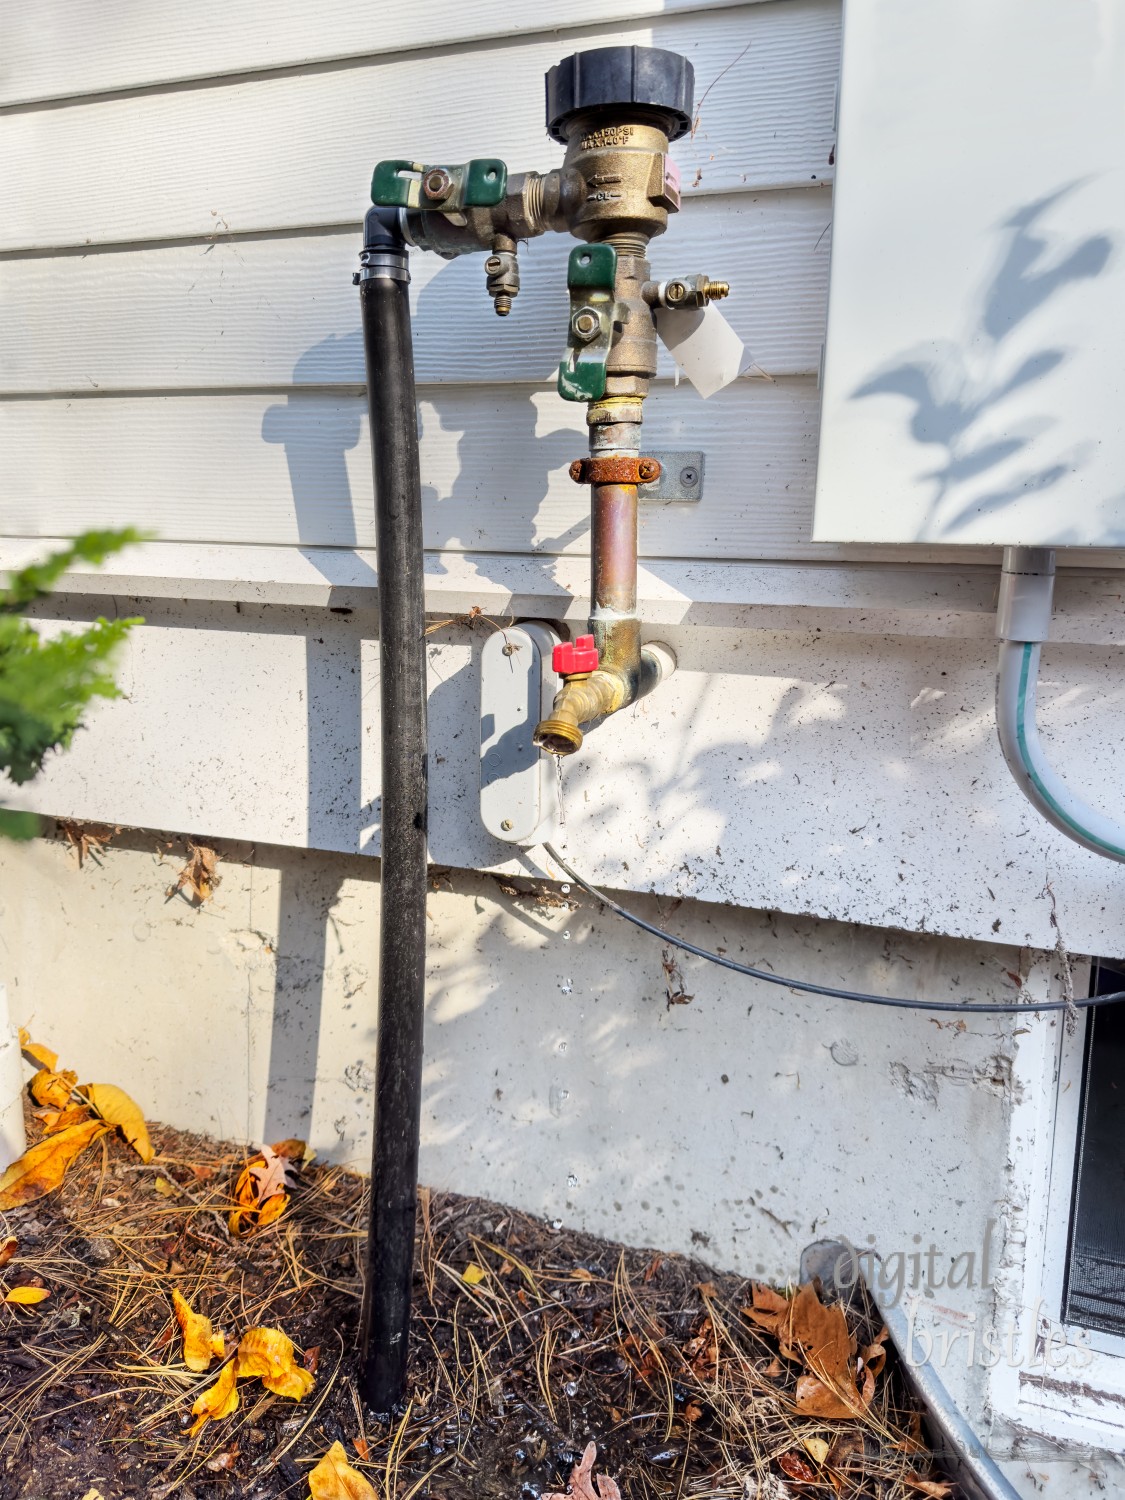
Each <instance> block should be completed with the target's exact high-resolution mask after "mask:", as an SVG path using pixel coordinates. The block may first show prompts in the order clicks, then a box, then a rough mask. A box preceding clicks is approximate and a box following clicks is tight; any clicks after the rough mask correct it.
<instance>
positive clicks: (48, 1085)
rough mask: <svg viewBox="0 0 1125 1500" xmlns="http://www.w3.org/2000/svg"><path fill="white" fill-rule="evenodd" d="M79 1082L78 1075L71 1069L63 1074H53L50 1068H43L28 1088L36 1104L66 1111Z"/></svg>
mask: <svg viewBox="0 0 1125 1500" xmlns="http://www.w3.org/2000/svg"><path fill="white" fill-rule="evenodd" d="M77 1082H78V1074H77V1073H72V1072H70V1070H69V1069H67V1070H66V1071H65V1072H63V1073H52V1072H51V1070H50V1068H42V1069H40V1071H39V1072H38V1073H36V1075H35V1077H34V1078H33V1079H32V1080H31V1083H30V1084H29V1085H28V1086H29V1088H30V1090H31V1097H32V1098H33V1099H34V1100H35V1102H36V1104H42V1105H44V1106H45V1107H48V1108H50V1109H66V1107H67V1105H68V1104H69V1103H70V1095H71V1091H72V1090H73V1088H74V1085H75V1084H76V1083H77Z"/></svg>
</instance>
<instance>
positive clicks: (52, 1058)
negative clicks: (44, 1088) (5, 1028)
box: [20, 1026, 59, 1073]
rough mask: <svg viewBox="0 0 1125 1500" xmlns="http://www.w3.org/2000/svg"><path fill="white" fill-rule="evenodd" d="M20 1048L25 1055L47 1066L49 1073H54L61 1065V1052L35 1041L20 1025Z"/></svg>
mask: <svg viewBox="0 0 1125 1500" xmlns="http://www.w3.org/2000/svg"><path fill="white" fill-rule="evenodd" d="M20 1050H21V1052H23V1054H24V1056H25V1057H28V1058H30V1060H31V1061H32V1062H36V1063H38V1064H39V1066H40V1067H41V1068H46V1069H47V1071H48V1073H53V1072H54V1071H55V1069H56V1068H57V1067H58V1065H59V1054H58V1053H57V1052H52V1051H51V1049H50V1047H44V1046H43V1045H42V1043H41V1042H33V1041H32V1040H31V1037H30V1036H29V1035H28V1033H27V1032H26V1031H25V1030H24V1029H23V1027H22V1026H21V1027H20Z"/></svg>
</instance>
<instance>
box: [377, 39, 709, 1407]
mask: <svg viewBox="0 0 1125 1500" xmlns="http://www.w3.org/2000/svg"><path fill="white" fill-rule="evenodd" d="M693 82H694V75H693V72H692V67H691V64H690V63H689V62H688V61H687V60H686V59H685V58H682V57H679V56H677V55H676V54H675V53H672V52H662V51H658V50H655V49H653V48H648V47H601V48H597V49H596V50H594V51H590V52H579V53H576V54H575V55H574V56H572V57H568V58H566V59H564V61H562V62H561V63H559V64H558V65H557V66H556V67H554V68H552V69H551V70H550V72H549V73H548V74H547V129H548V132H549V133H550V135H551V136H552V137H553V138H554V139H555V140H556V141H559V142H560V143H562V144H563V145H564V146H565V147H566V155H565V157H564V159H563V163H562V166H561V167H557V168H555V169H554V170H553V171H550V172H546V173H539V172H526V173H522V174H519V175H515V174H511V175H510V174H509V172H508V169H507V167H506V166H505V164H504V163H503V162H502V161H498V160H495V159H491V158H482V159H478V160H474V161H470V162H466V163H464V164H463V165H461V166H440V165H430V166H427V165H424V164H420V163H417V162H411V161H384V162H380V163H379V165H378V166H377V167H376V168H375V174H374V177H373V179H372V184H371V197H372V201H373V203H374V205H375V206H374V207H373V208H371V209H370V210H369V211H368V214H367V217H366V219H365V221H364V247H363V252H362V254H361V256H360V270H359V272H358V273H357V275H356V277H355V280H356V281H357V283H358V284H359V288H360V309H361V316H362V322H363V340H364V353H365V359H366V365H367V392H368V404H369V407H370V415H371V448H372V466H373V469H374V475H375V512H376V514H375V520H376V534H377V548H378V568H379V624H380V696H381V700H382V766H383V785H382V798H381V828H380V836H381V860H382V864H381V888H382V889H381V899H382V916H381V921H380V932H379V946H380V952H379V1017H378V1039H377V1054H376V1079H375V1095H376V1103H375V1125H374V1143H373V1152H374V1165H373V1171H372V1190H371V1214H370V1221H369V1226H368V1255H367V1274H366V1278H365V1285H364V1302H363V1310H362V1313H361V1343H362V1350H363V1367H364V1376H363V1388H364V1395H365V1397H366V1399H367V1401H368V1403H369V1405H371V1406H372V1407H374V1409H375V1410H376V1411H383V1412H385V1411H388V1410H390V1409H391V1408H392V1407H393V1406H394V1405H395V1404H396V1403H397V1402H398V1401H399V1400H400V1398H401V1397H402V1394H403V1390H404V1386H405V1379H406V1360H407V1348H408V1333H409V1321H410V1298H411V1282H412V1263H413V1250H414V1225H415V1212H416V1199H417V1162H418V1135H419V1122H420V1116H421V1080H422V1030H423V1027H422V1018H423V1009H424V1003H425V956H426V893H427V880H426V857H427V849H426V659H425V594H424V567H423V550H422V549H423V543H422V501H421V480H420V474H419V461H418V431H417V418H416V394H415V389H414V366H413V353H412V341H411V327H410V309H409V300H408V294H407V286H408V283H409V280H410V273H409V268H408V262H409V254H408V247H409V246H411V245H414V246H417V247H418V248H420V249H424V250H434V251H435V252H436V253H437V254H438V255H441V256H444V257H445V258H446V259H452V258H454V257H456V256H459V255H465V254H470V253H472V252H475V251H483V252H484V253H485V256H486V259H485V261H484V273H485V285H486V288H487V291H488V294H489V295H490V296H491V297H492V299H493V305H494V307H495V309H496V311H497V312H498V313H499V314H500V315H501V316H506V315H507V314H508V313H510V312H511V310H512V305H513V301H514V299H515V298H516V297H517V295H518V293H519V284H520V283H519V262H518V245H519V242H520V241H521V240H527V239H531V238H532V237H533V236H535V235H540V234H545V233H546V232H547V231H548V230H558V231H560V232H567V233H570V234H572V235H574V237H575V238H576V239H577V240H579V241H580V243H579V244H578V245H577V246H576V247H575V248H574V250H573V251H572V252H571V254H570V260H569V263H568V270H567V288H568V291H569V294H570V317H569V331H568V335H567V345H566V351H565V354H564V356H563V359H562V362H561V364H560V366H559V374H558V388H559V392H560V394H561V395H562V396H563V397H564V398H565V399H566V400H568V401H581V402H584V403H585V404H586V408H587V418H586V420H587V423H588V425H589V432H590V439H589V455H588V456H587V457H585V458H579V459H576V460H575V462H574V463H573V464H572V465H571V466H570V473H571V477H572V478H573V479H574V480H575V482H576V483H578V484H588V485H589V486H590V489H591V497H592V499H591V512H592V537H593V543H592V559H591V573H592V578H591V595H592V601H591V612H590V621H589V630H588V633H587V634H585V635H582V636H580V637H579V638H578V639H577V640H576V641H573V642H571V641H567V642H563V643H561V644H559V645H557V646H555V648H554V652H553V665H554V668H555V671H556V673H558V675H559V676H560V677H561V678H562V683H561V686H560V687H559V690H558V692H557V693H556V694H555V698H554V703H553V705H552V707H551V709H550V710H549V712H548V714H547V716H546V717H545V718H544V719H542V721H541V722H540V723H539V724H538V725H537V726H536V729H535V733H534V745H535V746H538V747H540V748H541V749H543V750H547V751H549V752H551V753H552V754H554V755H569V754H570V753H572V752H573V751H575V750H577V749H578V748H579V746H580V745H581V744H582V734H583V726H584V725H589V724H590V723H591V722H593V721H594V720H597V719H600V718H602V717H603V716H604V715H606V714H610V713H614V712H616V710H617V709H620V708H624V707H625V706H626V705H627V704H630V703H633V702H635V701H636V700H637V699H638V698H641V697H643V696H644V695H645V694H646V693H648V692H650V691H651V690H652V689H653V688H654V687H655V686H656V684H657V683H658V682H659V681H660V680H661V677H662V676H665V675H666V674H667V673H668V672H670V671H671V670H673V669H674V667H675V659H674V657H673V656H672V653H671V652H670V651H669V650H668V649H667V648H666V647H664V646H660V645H658V644H655V643H653V644H650V645H644V646H642V644H641V632H640V621H639V619H638V618H637V488H638V485H642V484H652V483H653V482H654V481H657V480H659V479H660V478H661V465H660V462H659V460H658V459H656V458H655V457H653V456H651V455H646V454H645V453H644V451H643V448H642V444H641V431H642V420H643V411H644V400H645V397H646V396H647V394H648V390H649V384H650V382H651V380H652V378H653V377H654V376H655V374H656V353H657V343H656V321H655V314H656V311H657V310H658V309H661V308H667V309H692V308H694V309H701V308H705V307H706V305H707V304H708V302H710V301H712V300H714V299H716V298H720V297H725V296H726V294H727V290H728V288H727V286H726V284H725V283H723V282H715V281H710V280H709V279H708V278H707V277H706V276H702V275H692V276H681V277H677V278H675V279H673V280H669V281H664V282H656V281H653V280H652V278H651V273H650V270H649V264H648V260H647V258H646V257H647V250H648V243H649V241H650V240H651V239H652V238H653V236H654V235H657V234H661V233H663V231H664V230H665V228H666V227H667V224H668V215H669V214H670V213H674V212H675V211H676V210H677V209H678V208H679V206H680V185H679V176H678V174H677V171H676V168H675V166H674V164H673V162H672V160H671V158H670V156H669V154H668V148H669V143H670V142H672V141H675V140H677V139H678V138H679V137H680V136H682V135H684V134H685V132H686V131H687V130H688V129H690V126H691V112H692V102H693V101H692V87H693ZM689 473H690V474H692V475H694V476H695V477H694V480H692V481H690V482H694V483H695V484H696V485H698V480H699V477H700V475H701V470H699V469H691V468H690V467H689V468H685V469H683V471H682V473H681V474H680V478H681V480H682V481H683V482H685V483H688V482H689V481H687V480H684V475H686V474H689ZM522 628H523V632H524V635H525V636H526V638H527V642H528V645H529V647H531V646H534V647H535V653H534V654H535V655H536V656H537V658H540V657H542V655H543V652H544V651H545V650H546V648H547V647H548V646H549V645H550V643H551V641H552V640H553V637H552V636H551V635H550V634H549V633H548V632H547V629H546V627H544V626H536V625H528V626H525V627H522ZM538 711H539V710H538V709H534V710H531V711H530V716H531V718H534V714H535V713H536V712H538ZM494 717H496V718H497V719H498V718H499V715H496V716H494ZM518 720H519V713H518V712H515V713H514V715H513V723H515V722H517V721H518ZM529 722H530V721H529V718H528V715H527V713H525V714H524V717H523V726H524V727H523V730H522V740H523V744H524V746H526V750H527V751H528V752H530V754H531V755H533V756H535V758H536V761H538V754H537V752H536V750H535V749H534V746H532V745H531V744H529V743H528V742H527V737H526V728H527V726H528V724H529ZM517 737H518V736H517ZM505 738H506V736H504V735H499V739H501V740H502V739H505ZM501 753H504V752H501ZM521 753H522V752H521ZM482 811H483V808H482ZM537 817H538V813H537V811H536V810H535V808H534V807H532V808H531V811H530V812H529V813H528V818H527V822H528V827H529V828H531V827H533V826H534V825H535V823H536V819H537ZM497 821H498V827H499V830H500V836H507V837H510V838H512V839H513V841H516V840H518V839H519V838H520V829H519V828H517V827H516V826H515V820H514V819H513V818H512V817H507V816H505V817H502V818H500V819H498V820H497Z"/></svg>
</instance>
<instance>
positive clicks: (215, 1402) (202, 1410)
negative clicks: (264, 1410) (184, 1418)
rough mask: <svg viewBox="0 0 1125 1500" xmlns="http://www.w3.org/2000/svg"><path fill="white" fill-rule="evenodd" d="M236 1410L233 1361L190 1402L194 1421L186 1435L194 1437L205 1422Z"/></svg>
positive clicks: (216, 1419) (236, 1393) (236, 1389)
mask: <svg viewBox="0 0 1125 1500" xmlns="http://www.w3.org/2000/svg"><path fill="white" fill-rule="evenodd" d="M237 1410H238V1375H237V1373H236V1371H235V1365H234V1361H233V1360H231V1362H230V1364H229V1365H224V1366H223V1368H222V1370H221V1371H220V1373H219V1378H218V1380H216V1381H215V1384H214V1385H209V1386H208V1387H207V1389H206V1390H205V1391H204V1392H203V1394H202V1396H199V1397H197V1398H196V1400H195V1401H194V1402H193V1403H192V1408H191V1414H192V1416H193V1417H194V1418H195V1422H194V1423H193V1424H192V1426H191V1427H189V1428H188V1437H194V1436H195V1434H196V1433H197V1432H198V1431H199V1429H200V1428H201V1427H202V1426H203V1425H204V1424H205V1423H206V1422H217V1421H218V1420H219V1418H220V1417H229V1416H230V1415H231V1413H232V1412H236V1411H237Z"/></svg>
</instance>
